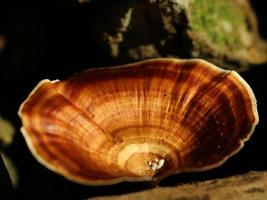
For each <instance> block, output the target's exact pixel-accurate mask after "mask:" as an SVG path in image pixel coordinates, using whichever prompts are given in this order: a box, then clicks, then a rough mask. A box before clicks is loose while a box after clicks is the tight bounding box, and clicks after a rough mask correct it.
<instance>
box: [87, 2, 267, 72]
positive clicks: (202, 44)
mask: <svg viewBox="0 0 267 200" xmlns="http://www.w3.org/2000/svg"><path fill="white" fill-rule="evenodd" d="M107 4H108V5H107V6H106V7H107V8H108V9H105V8H104V12H101V14H99V16H98V15H97V16H95V20H96V22H97V23H95V25H93V27H92V29H93V30H94V36H95V39H96V41H97V42H98V43H99V44H98V46H99V47H100V48H101V47H102V48H103V49H104V51H106V53H107V54H108V55H109V56H110V57H111V58H112V59H114V60H117V61H118V62H130V61H133V60H142V59H145V58H152V57H178V58H190V57H200V58H204V59H207V60H209V61H211V62H213V63H215V64H218V65H219V66H222V67H224V68H228V69H235V70H237V71H242V70H246V69H248V67H249V65H250V64H260V63H263V62H266V61H267V46H266V43H265V42H264V41H263V40H262V39H260V37H259V34H258V27H257V20H256V17H255V15H254V13H253V11H252V8H251V7H250V5H249V2H248V0H241V1H229V0H223V1H215V0H209V1H202V0H190V1H185V0H158V1H156V0H139V1H127V2H126V1H118V2H116V4H114V3H113V2H111V3H107ZM99 6H102V4H99V5H96V6H95V9H98V8H99ZM101 9H102V8H101ZM104 51H103V52H104Z"/></svg>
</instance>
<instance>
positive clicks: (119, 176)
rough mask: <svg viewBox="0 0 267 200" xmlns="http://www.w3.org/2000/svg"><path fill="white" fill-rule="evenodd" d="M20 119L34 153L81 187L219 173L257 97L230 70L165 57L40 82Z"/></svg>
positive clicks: (251, 118) (252, 117) (253, 120)
mask: <svg viewBox="0 0 267 200" xmlns="http://www.w3.org/2000/svg"><path fill="white" fill-rule="evenodd" d="M19 116H20V118H21V120H22V124H23V126H22V128H21V131H22V133H23V136H24V138H25V140H26V143H27V145H28V147H29V149H30V151H31V152H32V154H33V155H34V157H35V158H36V159H37V160H38V161H39V162H40V163H42V164H43V165H45V166H46V167H47V168H49V169H50V170H52V171H54V172H56V173H59V174H61V175H63V176H64V177H66V178H67V179H70V180H73V181H75V182H78V183H80V184H87V185H106V184H114V183H118V182H121V181H149V180H152V181H155V180H156V181H158V180H162V179H163V178H164V177H167V176H170V175H172V174H176V173H180V172H193V171H204V170H208V169H211V168H215V167H218V166H220V165H222V164H223V163H224V162H225V161H226V160H227V159H228V158H229V157H231V156H232V155H234V154H235V153H237V152H238V151H239V150H240V149H241V148H242V147H243V145H244V142H245V141H247V140H248V139H249V138H250V136H251V134H252V132H253V131H254V128H255V126H256V124H257V123H258V113H257V107H256V99H255V96H254V94H253V92H252V90H251V88H250V87H249V85H248V84H247V83H246V82H245V81H244V80H243V79H242V78H241V77H240V76H239V75H238V74H237V73H236V72H234V71H228V70H223V69H220V68H218V67H216V66H215V65H213V64H211V63H208V62H206V61H204V60H201V59H188V60H178V59H172V58H160V59H151V60H146V61H142V62H137V63H133V64H128V65H123V66H117V67H106V68H98V69H89V70H87V71H84V72H82V73H79V74H75V75H73V76H72V77H70V78H68V79H66V80H63V81H59V80H55V81H50V80H42V81H41V82H40V83H39V84H38V85H37V86H36V87H35V88H34V90H33V91H32V92H31V93H30V95H29V96H28V98H27V99H26V100H25V101H24V102H23V103H22V105H21V106H20V109H19Z"/></svg>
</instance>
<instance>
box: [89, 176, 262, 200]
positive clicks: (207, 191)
mask: <svg viewBox="0 0 267 200" xmlns="http://www.w3.org/2000/svg"><path fill="white" fill-rule="evenodd" d="M91 199H92V200H111V199H117V200H135V199H142V200H150V199H154V200H157V199H160V200H220V199H228V200H234V199H239V200H247V199H250V200H262V199H267V172H250V173H247V174H243V175H237V176H232V177H228V178H224V179H215V180H209V181H204V182H197V183H190V184H184V185H178V186H174V187H158V188H155V189H151V190H146V191H142V192H136V193H131V194H125V195H119V196H108V197H95V198H91Z"/></svg>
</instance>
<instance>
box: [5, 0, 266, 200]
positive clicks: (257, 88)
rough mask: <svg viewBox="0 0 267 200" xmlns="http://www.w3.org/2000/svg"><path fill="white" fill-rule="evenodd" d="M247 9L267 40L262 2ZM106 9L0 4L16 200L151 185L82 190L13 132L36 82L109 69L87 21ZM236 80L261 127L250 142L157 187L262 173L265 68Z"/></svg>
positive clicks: (59, 3)
mask: <svg viewBox="0 0 267 200" xmlns="http://www.w3.org/2000/svg"><path fill="white" fill-rule="evenodd" d="M1 2H2V1H1ZM7 2H8V3H7ZM251 3H252V5H253V7H254V9H255V11H256V14H257V16H258V19H259V28H260V34H261V36H262V37H264V38H265V39H267V14H266V7H265V6H264V1H257V0H253V1H251ZM97 4H103V10H96V9H95V8H96V7H97V6H98V5H97ZM105 10H108V8H106V7H105V1H100V0H99V1H97V2H95V1H94V2H93V3H89V4H83V5H80V4H79V3H78V1H73V0H65V1H64V0H54V1H53V0H46V1H44V0H43V1H39V2H38V1H35V2H27V1H6V2H5V3H0V34H3V35H5V36H6V37H7V40H8V43H7V46H6V48H5V49H4V51H3V52H1V53H0V114H1V115H2V116H3V117H4V118H6V119H8V120H10V121H11V122H12V123H13V124H14V126H15V127H16V131H17V134H16V136H15V141H14V143H13V144H12V145H11V146H10V147H9V148H8V149H7V150H6V153H7V154H8V155H9V156H10V157H11V158H12V159H13V161H14V162H15V164H16V166H17V167H18V170H19V186H18V188H17V189H16V190H15V195H16V197H19V198H20V199H59V198H60V199H61V198H62V199H63V198H64V199H81V198H86V197H91V196H100V195H111V194H120V193H126V192H133V191H139V190H142V189H146V188H149V187H153V185H151V184H149V183H120V184H117V185H113V186H100V187H85V186H81V185H78V184H75V183H72V182H70V181H67V180H65V179H64V178H62V177H61V176H59V175H57V174H55V173H53V172H51V171H49V170H47V169H46V168H45V167H43V166H42V165H40V164H39V163H38V162H37V161H36V160H35V159H34V158H33V157H32V155H31V154H30V152H29V150H28V148H27V146H26V144H25V142H24V139H23V138H22V135H21V134H20V132H19V128H20V126H21V122H20V119H19V118H18V116H17V110H18V108H19V105H20V104H21V102H22V101H23V100H24V99H25V98H26V97H27V95H28V94H29V92H30V91H31V90H32V89H33V88H34V86H35V85H36V84H37V83H38V82H39V81H40V80H41V79H44V78H49V79H51V80H53V79H63V78H66V77H67V76H69V75H71V74H73V73H75V72H79V71H82V70H83V69H86V68H88V67H90V66H94V67H96V66H105V65H112V64H114V63H113V61H112V60H110V59H109V58H107V57H105V56H104V54H103V53H102V50H101V49H99V48H98V46H97V44H96V43H95V41H94V40H93V39H92V38H93V37H91V34H92V32H93V31H92V30H91V28H90V27H91V26H90V24H92V23H95V22H94V16H96V15H99V14H101V12H105ZM107 23H108V22H107ZM241 76H242V77H243V78H244V79H245V80H246V81H247V82H248V83H249V84H250V85H251V87H252V89H253V90H254V92H255V95H256V98H257V100H258V111H259V116H260V123H259V125H258V126H257V128H256V131H255V133H254V134H253V136H252V138H251V139H250V140H249V141H248V142H247V143H246V145H245V147H244V148H243V149H242V150H241V151H240V153H238V154H237V155H235V156H234V157H232V158H231V159H229V160H228V161H227V162H226V163H225V164H224V165H223V166H221V167H219V168H217V169H214V170H210V171H208V172H204V173H194V174H181V175H175V176H172V177H169V178H167V179H165V180H164V181H162V182H161V183H160V185H161V186H169V185H175V184H179V183H185V182H191V181H198V180H206V179H210V178H217V177H225V176H229V175H233V174H240V173H245V172H248V171H255V170H256V171H258V170H267V157H266V152H267V145H266V144H267V143H266V141H267V65H266V64H265V65H261V66H255V67H253V68H252V70H250V71H249V72H244V73H242V74H241ZM0 191H1V188H0Z"/></svg>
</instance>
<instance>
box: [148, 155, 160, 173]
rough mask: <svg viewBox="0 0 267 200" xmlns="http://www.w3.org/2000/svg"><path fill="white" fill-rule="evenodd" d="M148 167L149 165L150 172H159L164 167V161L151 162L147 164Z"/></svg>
mask: <svg viewBox="0 0 267 200" xmlns="http://www.w3.org/2000/svg"><path fill="white" fill-rule="evenodd" d="M147 165H148V169H149V170H150V171H157V170H159V169H160V168H162V167H163V165H164V159H160V160H159V159H157V158H156V159H155V160H154V161H149V162H147Z"/></svg>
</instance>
